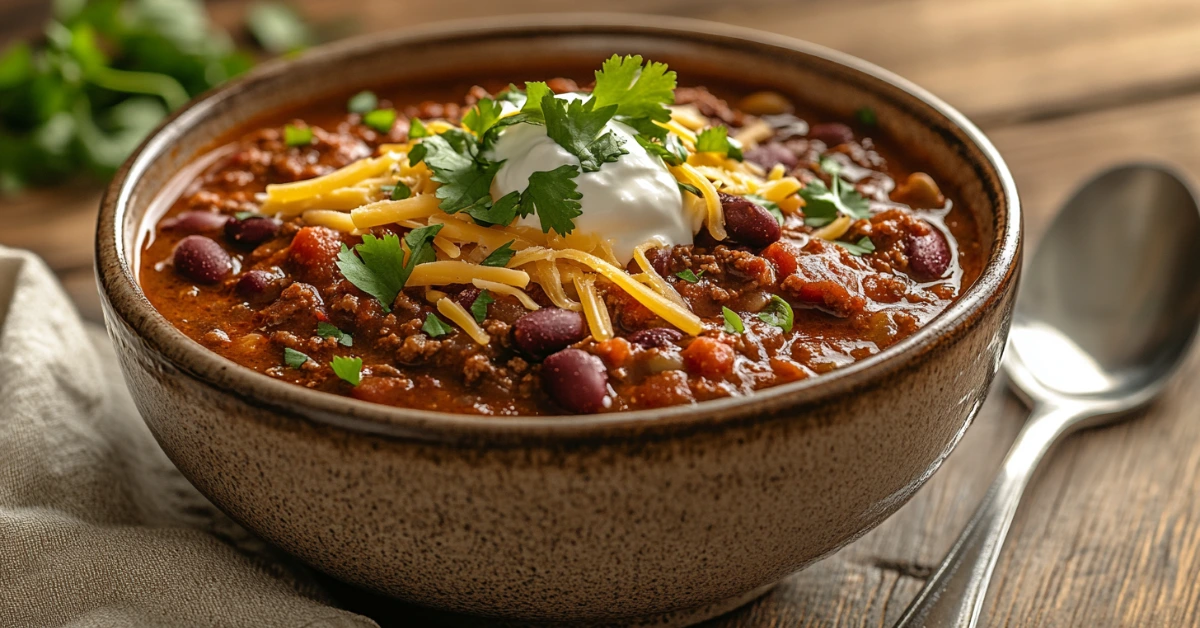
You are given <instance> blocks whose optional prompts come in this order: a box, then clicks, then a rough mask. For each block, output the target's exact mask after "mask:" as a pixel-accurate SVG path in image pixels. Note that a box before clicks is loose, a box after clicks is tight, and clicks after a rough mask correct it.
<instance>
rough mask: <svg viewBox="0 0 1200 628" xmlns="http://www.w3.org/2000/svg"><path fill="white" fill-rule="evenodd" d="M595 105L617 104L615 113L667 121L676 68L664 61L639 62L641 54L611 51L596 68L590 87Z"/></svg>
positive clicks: (669, 113)
mask: <svg viewBox="0 0 1200 628" xmlns="http://www.w3.org/2000/svg"><path fill="white" fill-rule="evenodd" d="M592 96H593V98H595V99H596V106H597V107H607V106H609V105H617V112H616V113H617V115H619V116H623V117H626V118H633V119H639V118H640V119H647V120H653V121H658V122H666V121H667V120H670V119H671V112H670V110H669V109H667V105H670V104H672V103H674V102H675V72H673V71H670V70H668V69H667V64H665V63H655V62H653V61H652V62H649V63H646V64H645V66H643V65H642V57H641V55H633V56H626V57H624V58H622V57H621V56H620V55H613V56H612V57H610V58H609V59H608V60H607V61H605V62H604V64H603V65H601V66H600V70H599V71H597V72H596V86H595V88H593V89H592Z"/></svg>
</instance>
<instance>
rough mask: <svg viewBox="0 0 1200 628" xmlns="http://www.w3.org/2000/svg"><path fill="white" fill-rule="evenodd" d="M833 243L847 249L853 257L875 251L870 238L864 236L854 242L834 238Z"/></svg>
mask: <svg viewBox="0 0 1200 628" xmlns="http://www.w3.org/2000/svg"><path fill="white" fill-rule="evenodd" d="M833 243H834V244H836V245H838V246H840V247H842V248H843V249H846V250H847V251H849V253H850V254H851V255H853V256H855V257H862V256H863V255H866V254H867V253H874V252H875V243H874V242H872V241H871V238H869V237H866V236H863V237H862V239H860V240H859V241H858V242H856V243H855V242H842V241H841V240H834V241H833Z"/></svg>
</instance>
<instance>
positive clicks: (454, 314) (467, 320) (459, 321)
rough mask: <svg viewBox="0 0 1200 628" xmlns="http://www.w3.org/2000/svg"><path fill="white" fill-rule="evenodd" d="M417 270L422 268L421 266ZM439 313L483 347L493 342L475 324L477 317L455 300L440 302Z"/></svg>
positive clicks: (446, 299) (445, 299) (443, 299)
mask: <svg viewBox="0 0 1200 628" xmlns="http://www.w3.org/2000/svg"><path fill="white" fill-rule="evenodd" d="M423 265H427V264H423ZM417 268H420V266H418V267H417ZM437 311H439V312H441V313H442V316H445V317H446V318H448V319H450V322H452V323H454V324H455V325H458V326H459V327H460V328H462V330H463V331H464V332H466V334H467V335H468V336H470V337H471V340H474V341H475V342H477V343H479V344H481V345H486V344H488V343H489V342H491V341H492V337H491V336H489V335H488V333H487V332H486V331H483V328H482V327H480V326H479V323H476V322H475V317H473V316H471V313H470V312H468V311H466V310H465V309H463V306H461V305H459V304H458V303H455V302H454V299H451V298H448V297H447V298H442V299H440V300H438V302H437Z"/></svg>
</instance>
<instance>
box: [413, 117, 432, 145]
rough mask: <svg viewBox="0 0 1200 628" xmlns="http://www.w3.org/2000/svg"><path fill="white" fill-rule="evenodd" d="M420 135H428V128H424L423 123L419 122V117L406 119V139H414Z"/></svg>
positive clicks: (420, 136)
mask: <svg viewBox="0 0 1200 628" xmlns="http://www.w3.org/2000/svg"><path fill="white" fill-rule="evenodd" d="M422 137H429V129H426V128H425V123H424V122H421V119H420V118H413V119H411V120H409V121H408V139H410V140H415V139H418V138H422Z"/></svg>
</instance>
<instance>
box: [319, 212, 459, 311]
mask: <svg viewBox="0 0 1200 628" xmlns="http://www.w3.org/2000/svg"><path fill="white" fill-rule="evenodd" d="M441 230H442V225H430V226H428V227H421V228H419V229H413V230H412V231H409V232H408V233H407V234H405V236H404V243H405V244H406V245H408V250H409V255H408V260H407V261H405V259H404V250H403V249H401V248H400V238H399V237H398V236H396V235H395V234H391V233H389V234H387V235H385V236H383V237H382V238H377V237H375V236H373V235H371V234H369V233H368V234H366V235H364V236H363V241H362V244H359V245H357V246H355V247H354V249H353V250H351V249H350V248H349V247H347V246H346V245H345V244H343V245H342V250H341V252H340V253H338V257H337V267H338V269H339V270H341V271H342V275H343V276H344V277H345V278H346V280H347V281H349V282H350V283H352V284H354V286H355V287H357V288H358V289H359V290H362V291H363V292H366V293H367V294H369V295H371V296H373V297H375V298H376V299H377V300H378V301H379V304H380V305H381V306H382V307H383V311H384V312H390V311H391V308H392V303H393V302H394V301H395V300H396V296H397V295H399V294H400V291H401V290H403V289H404V284H406V283H408V278H409V276H410V275H412V271H413V269H414V268H416V267H417V265H418V264H425V263H427V262H432V261H433V260H434V259H435V254H434V252H433V245H432V242H433V237H434V236H435V235H437V233H438V232H439V231H441ZM355 252H357V253H358V254H357V255H355Z"/></svg>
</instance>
